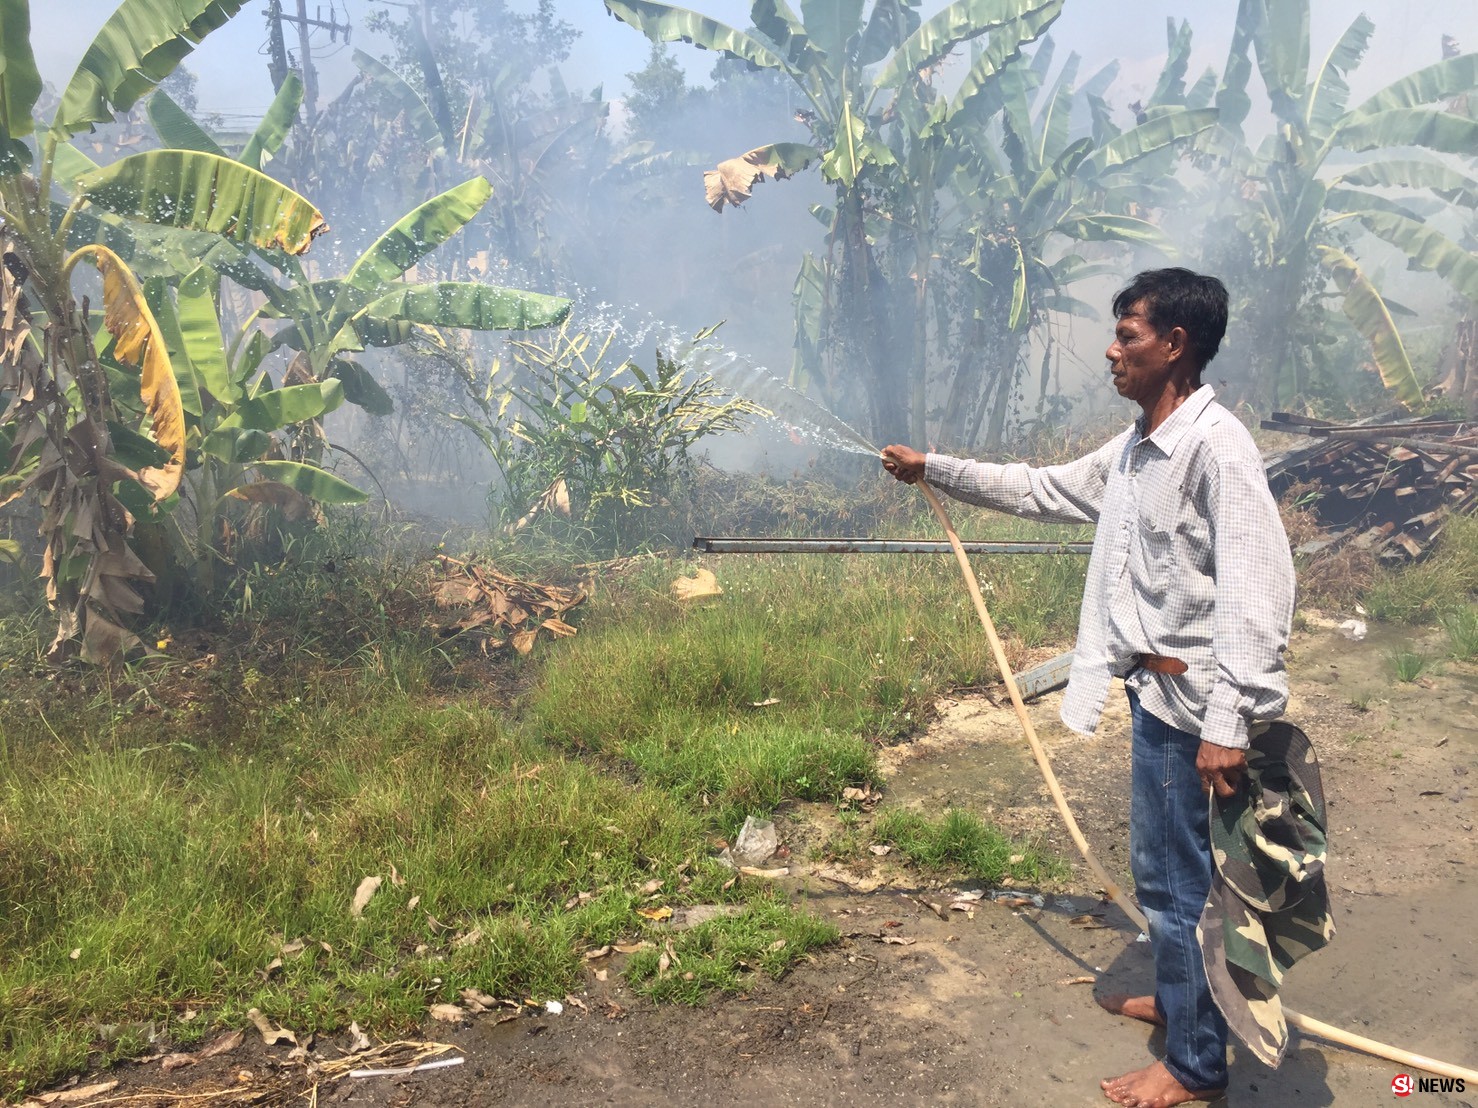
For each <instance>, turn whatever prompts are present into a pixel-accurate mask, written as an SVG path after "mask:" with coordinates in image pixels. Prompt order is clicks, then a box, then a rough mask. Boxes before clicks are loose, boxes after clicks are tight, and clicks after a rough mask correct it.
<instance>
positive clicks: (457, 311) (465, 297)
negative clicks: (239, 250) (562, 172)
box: [225, 177, 570, 414]
mask: <svg viewBox="0 0 1478 1108" xmlns="http://www.w3.org/2000/svg"><path fill="white" fill-rule="evenodd" d="M491 196H492V186H491V185H490V184H489V183H488V182H487V180H486V178H483V177H473V178H472V179H471V180H468V181H464V182H463V183H462V184H460V185H458V186H456V187H455V188H451V189H448V190H447V191H446V192H444V193H442V194H441V195H440V196H436V197H433V198H432V199H431V200H428V201H426V203H424V204H421V205H420V206H419V207H417V208H415V209H414V210H413V211H411V212H409V213H408V214H406V215H405V216H404V217H402V218H401V219H400V220H399V221H397V222H396V223H395V224H394V226H392V227H391V228H390V229H389V230H387V231H386V232H385V233H384V234H383V235H381V236H380V238H379V239H378V240H377V241H376V242H375V243H374V244H373V245H371V246H370V248H369V249H368V250H366V251H365V252H364V253H363V254H362V255H360V257H359V258H358V259H356V260H355V261H354V263H353V264H352V265H351V266H350V267H349V270H348V272H347V273H346V274H345V275H344V276H343V277H337V278H328V279H319V280H310V279H309V277H308V275H307V274H306V273H305V272H304V271H303V269H302V267H301V265H300V264H299V263H298V262H297V261H296V260H295V259H293V258H291V257H285V256H282V255H276V256H274V258H273V260H274V261H276V262H277V263H278V264H279V265H280V266H281V268H282V271H283V272H284V273H285V274H286V275H287V276H288V277H289V278H290V279H291V281H292V284H291V286H290V287H287V288H284V287H282V286H280V285H276V284H272V283H264V284H258V285H256V286H255V287H256V289H257V290H258V291H260V292H262V293H263V295H264V296H265V303H264V305H263V307H262V309H261V314H262V315H263V316H265V317H267V318H277V319H284V320H287V321H288V324H287V326H285V327H283V328H282V329H281V330H279V331H278V332H277V334H276V335H275V336H274V337H273V345H274V346H276V347H289V348H291V349H293V350H296V351H298V352H299V354H300V355H301V357H300V358H299V359H298V362H299V363H300V370H299V373H300V375H301V376H303V377H304V378H305V379H307V380H311V381H322V380H326V379H329V378H337V379H339V380H340V381H342V382H343V384H344V388H345V390H346V395H347V396H348V398H349V399H350V400H351V401H353V402H354V403H357V404H359V405H360V406H361V407H364V408H366V409H367V410H369V411H371V412H378V413H381V414H383V413H384V412H388V411H389V408H390V398H389V396H388V395H386V393H385V392H384V390H383V389H382V388H381V387H380V386H379V384H378V383H377V382H376V381H375V379H374V377H373V376H372V375H371V374H370V373H369V372H368V371H367V370H365V369H364V367H363V366H362V365H360V364H359V363H358V362H357V361H355V360H354V359H353V358H352V357H350V355H351V354H354V353H358V352H361V351H363V350H365V349H366V348H368V347H378V348H384V347H393V346H399V345H402V344H404V343H407V342H409V341H411V340H412V339H413V338H416V337H417V336H423V337H428V338H433V341H434V332H435V329H437V328H454V329H460V330H467V331H529V330H537V329H539V328H543V327H550V326H554V325H557V324H559V323H562V322H563V321H564V320H565V318H566V317H567V316H568V315H569V313H570V301H569V300H567V299H564V298H562V297H557V296H546V295H543V294H540V293H533V292H524V291H521V290H518V289H507V288H500V287H498V286H494V285H484V284H481V283H478V282H470V281H432V282H422V283H415V284H409V283H404V282H403V280H402V279H403V278H404V277H406V275H407V274H408V273H410V271H412V270H414V269H415V268H417V266H418V264H419V263H420V262H421V261H422V260H423V259H425V258H426V257H427V256H428V255H430V254H431V253H432V251H434V250H436V249H437V248H438V247H439V246H441V245H442V244H443V243H444V242H446V241H447V240H448V239H450V238H451V237H452V236H453V235H455V234H456V233H457V232H458V231H460V230H461V229H462V228H463V227H465V226H466V225H467V223H468V222H469V221H471V220H472V219H473V217H475V216H476V215H477V213H478V212H480V211H481V210H482V208H483V206H484V205H485V204H486V203H487V202H488V200H489V199H490V197H491ZM225 272H226V275H227V276H230V277H234V278H236V279H247V280H251V281H253V282H255V276H254V275H253V274H250V273H243V272H242V271H241V270H240V269H239V268H236V267H232V268H230V269H228V270H226V271H225Z"/></svg>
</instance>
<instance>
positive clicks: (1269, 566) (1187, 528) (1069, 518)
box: [924, 385, 1294, 747]
mask: <svg viewBox="0 0 1478 1108" xmlns="http://www.w3.org/2000/svg"><path fill="white" fill-rule="evenodd" d="M1212 396H1213V393H1212V390H1211V386H1210V385H1202V386H1201V388H1199V389H1198V390H1196V392H1194V393H1192V394H1191V395H1190V396H1189V397H1188V398H1187V399H1186V400H1185V401H1184V403H1182V404H1181V406H1180V407H1179V408H1177V409H1176V410H1175V411H1174V412H1173V413H1172V414H1171V415H1170V417H1169V418H1168V419H1166V420H1165V422H1164V423H1162V424H1161V425H1160V426H1159V427H1157V428H1156V429H1155V431H1154V433H1153V434H1152V435H1150V436H1149V437H1148V438H1144V437H1142V430H1143V418H1142V417H1141V419H1140V420H1137V421H1136V422H1135V423H1134V425H1133V426H1131V427H1130V428H1129V429H1128V430H1126V431H1125V432H1124V433H1123V434H1122V435H1119V436H1118V437H1117V438H1115V439H1114V440H1113V441H1112V442H1109V443H1107V444H1106V445H1104V446H1103V447H1102V448H1101V449H1099V450H1096V451H1094V452H1093V453H1092V454H1090V455H1088V456H1087V457H1086V458H1079V459H1078V460H1077V461H1075V462H1069V463H1068V464H1066V465H1060V466H1044V467H1042V468H1039V469H1037V468H1032V467H1031V466H1027V465H1023V464H1014V465H993V464H990V463H986V462H972V461H967V460H965V459H963V458H951V457H947V456H945V455H942V454H930V455H929V456H928V462H927V465H926V466H925V469H924V477H925V479H926V480H928V482H929V483H930V484H932V485H934V486H936V487H937V488H939V489H940V490H942V491H944V492H947V493H948V494H949V495H951V496H953V497H955V498H957V499H959V500H964V501H968V502H969V503H971V504H980V505H984V506H985V507H988V508H995V509H997V510H999V511H1003V512H1010V513H1011V514H1013V515H1018V516H1027V517H1030V518H1033V519H1044V520H1052V521H1056V522H1060V523H1097V524H1098V530H1097V532H1096V534H1095V536H1094V540H1093V554H1092V556H1091V557H1090V558H1089V560H1088V580H1087V583H1086V585H1085V587H1084V590H1083V609H1082V615H1081V617H1080V619H1079V623H1078V645H1077V651H1076V654H1075V655H1074V658H1073V667H1072V675H1071V678H1070V680H1069V681H1068V687H1067V693H1066V695H1065V697H1064V699H1063V702H1062V721H1063V722H1064V723H1065V724H1067V725H1068V726H1069V727H1071V728H1072V729H1073V730H1074V731H1077V732H1079V733H1081V734H1085V735H1091V734H1092V733H1093V731H1094V730H1095V729H1096V728H1097V726H1098V718H1099V715H1100V714H1101V713H1102V711H1103V703H1104V699H1105V698H1106V697H1107V696H1108V690H1109V684H1110V679H1111V678H1112V677H1115V676H1120V677H1124V678H1125V684H1126V685H1127V686H1128V687H1129V688H1131V689H1133V690H1134V691H1135V692H1136V693H1137V694H1138V696H1139V698H1140V701H1141V703H1142V704H1143V705H1144V707H1145V709H1146V710H1148V711H1149V712H1150V713H1152V714H1153V715H1155V716H1157V717H1159V718H1160V719H1162V720H1164V721H1165V722H1166V723H1169V724H1172V725H1173V726H1175V727H1178V728H1179V729H1181V730H1182V731H1189V732H1191V733H1192V734H1198V735H1200V736H1201V738H1202V739H1204V740H1206V741H1207V742H1212V743H1216V744H1217V745H1219V746H1232V747H1245V746H1246V745H1247V725H1248V724H1249V723H1251V722H1252V721H1254V720H1264V719H1274V718H1276V717H1277V716H1279V715H1281V714H1282V712H1283V709H1284V708H1285V707H1286V706H1287V703H1288V679H1287V675H1286V673H1285V672H1284V668H1283V651H1284V650H1285V649H1286V647H1287V646H1288V633H1289V627H1290V624H1291V622H1292V619H1293V589H1294V576H1293V559H1292V557H1291V556H1290V555H1289V552H1288V538H1287V536H1286V535H1285V534H1284V531H1283V524H1282V521H1281V520H1280V519H1279V518H1278V509H1277V506H1276V505H1275V504H1274V503H1273V497H1272V494H1271V493H1270V492H1269V491H1268V481H1267V475H1266V473H1265V472H1264V470H1263V464H1262V459H1261V458H1260V457H1259V456H1258V452H1257V447H1256V446H1255V445H1254V444H1253V442H1252V436H1251V435H1249V434H1248V433H1247V429H1246V428H1245V427H1243V426H1242V424H1240V423H1239V422H1237V420H1236V419H1235V418H1234V417H1233V416H1232V414H1231V413H1230V412H1228V411H1227V410H1226V409H1225V408H1223V407H1222V406H1221V405H1220V404H1217V403H1215V402H1214V400H1213V399H1212ZM1139 654H1160V655H1164V656H1167V657H1171V658H1178V659H1180V660H1181V661H1183V662H1185V663H1186V665H1187V666H1188V667H1189V668H1188V669H1187V671H1186V672H1185V673H1184V674H1181V675H1180V676H1171V675H1168V674H1159V673H1150V672H1149V671H1147V670H1144V669H1141V668H1136V656H1137V655H1139Z"/></svg>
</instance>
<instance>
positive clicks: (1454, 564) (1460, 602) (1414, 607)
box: [1365, 516, 1478, 623]
mask: <svg viewBox="0 0 1478 1108" xmlns="http://www.w3.org/2000/svg"><path fill="white" fill-rule="evenodd" d="M1475 601H1478V516H1461V517H1453V518H1451V519H1449V520H1448V521H1447V524H1446V526H1445V528H1444V529H1443V533H1442V537H1441V541H1440V542H1439V543H1438V544H1437V547H1436V549H1435V550H1434V551H1433V553H1432V555H1431V556H1430V557H1429V558H1427V559H1426V560H1425V561H1423V562H1421V563H1419V564H1417V565H1414V566H1408V567H1403V568H1401V569H1383V570H1381V571H1380V572H1379V574H1378V575H1377V577H1376V581H1375V584H1374V585H1372V586H1371V588H1370V590H1369V591H1368V592H1367V593H1366V595H1365V609H1366V611H1367V612H1369V613H1370V615H1371V616H1372V617H1373V618H1375V619H1379V620H1384V621H1386V622H1390V623H1432V622H1435V621H1437V620H1438V619H1440V618H1442V617H1443V616H1446V615H1449V614H1450V613H1452V612H1453V611H1455V610H1458V609H1462V608H1465V607H1466V608H1471V607H1472V605H1473V603H1474V602H1475Z"/></svg>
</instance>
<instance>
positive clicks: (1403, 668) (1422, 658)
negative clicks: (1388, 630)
mask: <svg viewBox="0 0 1478 1108" xmlns="http://www.w3.org/2000/svg"><path fill="white" fill-rule="evenodd" d="M1386 658H1387V659H1388V660H1389V661H1390V663H1391V670H1392V672H1394V673H1395V675H1396V680H1397V681H1404V682H1407V683H1408V684H1409V683H1410V682H1412V681H1415V680H1416V679H1417V678H1418V677H1420V676H1421V675H1422V674H1423V673H1425V672H1426V670H1427V668H1428V667H1429V666H1430V665H1431V664H1432V659H1431V657H1430V656H1429V655H1426V654H1423V653H1421V652H1420V651H1417V650H1402V649H1399V648H1398V649H1396V650H1392V651H1391V652H1390V653H1388V654H1387V655H1386Z"/></svg>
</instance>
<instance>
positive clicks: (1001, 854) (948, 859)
mask: <svg viewBox="0 0 1478 1108" xmlns="http://www.w3.org/2000/svg"><path fill="white" fill-rule="evenodd" d="M872 833H873V838H875V839H877V840H878V841H879V842H883V843H892V844H894V845H895V846H897V847H898V849H899V850H900V851H901V852H902V853H903V855H904V857H906V858H907V859H908V860H909V861H911V862H913V863H915V864H916V865H919V866H922V867H923V868H924V869H926V870H930V871H932V872H935V873H938V874H940V875H941V876H944V877H947V878H949V879H952V880H974V881H983V882H987V883H996V882H999V881H1000V880H1001V879H1002V878H1005V877H1010V878H1011V879H1012V880H1013V881H1016V882H1018V883H1026V884H1031V885H1040V884H1041V883H1043V882H1044V881H1048V880H1057V879H1060V878H1062V877H1065V876H1066V874H1067V867H1066V865H1065V864H1063V863H1062V862H1061V861H1059V860H1056V859H1053V858H1051V857H1050V856H1049V855H1047V854H1045V853H1044V852H1043V851H1041V850H1040V849H1038V848H1036V847H1035V846H1031V845H1026V846H1024V845H1022V844H1021V843H1019V842H1013V841H1012V840H1011V839H1009V838H1007V837H1006V836H1005V835H1003V834H1002V833H1001V832H999V831H997V830H996V829H995V828H993V827H991V826H989V825H988V824H986V823H985V822H984V821H983V820H982V819H980V817H979V816H976V815H974V814H973V813H971V812H967V811H965V810H964V809H961V808H950V809H948V810H947V811H945V813H944V814H943V815H941V816H939V817H937V818H935V819H930V818H929V817H927V816H925V815H924V814H923V813H922V812H917V811H914V810H913V809H911V808H889V809H885V810H884V811H882V812H881V813H879V815H878V818H877V821H876V822H875V823H874V824H873V829H872Z"/></svg>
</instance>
